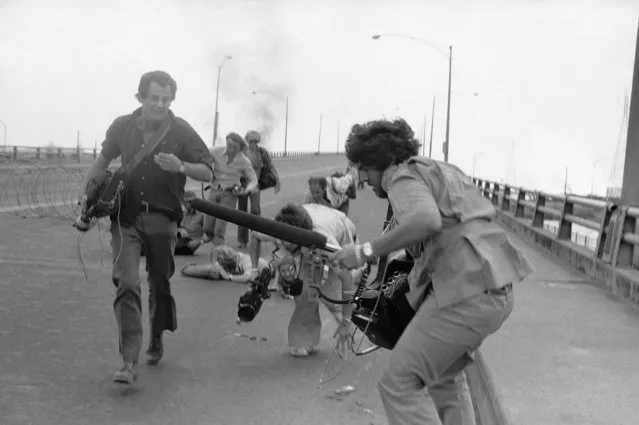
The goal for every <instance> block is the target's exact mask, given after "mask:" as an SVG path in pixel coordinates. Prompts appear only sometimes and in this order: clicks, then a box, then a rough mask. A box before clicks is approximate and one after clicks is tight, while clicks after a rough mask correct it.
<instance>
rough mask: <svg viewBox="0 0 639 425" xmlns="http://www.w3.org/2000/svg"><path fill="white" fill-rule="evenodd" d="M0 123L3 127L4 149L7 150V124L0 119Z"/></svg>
mask: <svg viewBox="0 0 639 425" xmlns="http://www.w3.org/2000/svg"><path fill="white" fill-rule="evenodd" d="M0 124H2V127H4V151H5V152H6V151H7V125H6V124H5V123H4V121H2V120H0Z"/></svg>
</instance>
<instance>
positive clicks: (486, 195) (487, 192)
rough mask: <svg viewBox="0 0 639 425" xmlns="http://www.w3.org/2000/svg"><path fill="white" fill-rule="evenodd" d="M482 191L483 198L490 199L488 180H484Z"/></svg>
mask: <svg viewBox="0 0 639 425" xmlns="http://www.w3.org/2000/svg"><path fill="white" fill-rule="evenodd" d="M483 193H484V198H488V199H490V182H489V181H485V182H484V189H483Z"/></svg>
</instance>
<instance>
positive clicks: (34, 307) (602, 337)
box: [0, 158, 639, 425]
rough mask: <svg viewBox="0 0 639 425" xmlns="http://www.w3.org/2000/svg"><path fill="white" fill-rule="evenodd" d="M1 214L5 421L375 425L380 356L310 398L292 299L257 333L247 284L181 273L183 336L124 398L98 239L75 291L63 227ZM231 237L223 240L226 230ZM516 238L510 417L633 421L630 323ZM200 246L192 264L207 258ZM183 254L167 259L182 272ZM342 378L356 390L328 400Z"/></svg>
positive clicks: (72, 249)
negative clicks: (246, 305) (527, 271)
mask: <svg viewBox="0 0 639 425" xmlns="http://www.w3.org/2000/svg"><path fill="white" fill-rule="evenodd" d="M310 159H311V160H312V158H310ZM300 161H308V159H300ZM324 167H326V165H324ZM338 167H339V166H338ZM311 168H313V167H312V166H311V164H310V163H306V164H305V166H303V167H302V166H300V167H299V168H298V167H295V169H291V170H290V171H287V173H283V174H285V176H284V182H283V187H284V192H282V193H281V194H280V195H278V196H273V195H272V193H270V194H267V195H266V196H265V201H264V207H263V214H264V215H265V216H267V217H273V215H274V214H275V212H276V210H277V206H278V205H280V204H281V203H284V202H290V201H296V200H299V198H300V196H301V193H302V190H303V189H304V186H305V182H306V180H307V178H308V176H309V175H310V174H311V173H313V174H315V173H318V172H319V168H317V167H316V168H315V169H314V170H310V169H311ZM340 168H341V167H340ZM309 170H310V171H309ZM351 211H352V212H351V216H352V217H353V218H354V219H355V221H356V224H357V225H358V229H359V231H360V233H361V236H362V238H365V239H366V238H370V237H372V236H373V235H375V234H377V233H378V231H379V228H380V224H381V221H382V219H383V217H384V214H385V206H384V203H383V202H382V201H380V200H377V199H375V198H374V196H373V195H372V194H371V193H370V191H368V190H365V191H362V192H359V194H358V198H357V200H356V201H354V202H353V204H352V209H351ZM1 217H2V219H1V220H0V232H1V234H2V235H3V237H2V242H1V245H0V270H1V274H0V276H1V277H0V290H1V291H0V293H1V294H2V296H1V297H0V341H2V342H1V343H0V418H1V420H0V423H2V424H3V425H5V424H6V425H14V424H34V425H40V424H43V425H44V424H47V425H48V424H65V425H75V424H82V425H90V424H105V423H113V424H116V423H117V424H136V425H141V424H153V425H156V424H182V425H190V424H194V425H196V424H197V425H199V424H228V425H234V424H253V423H260V424H300V423H305V424H308V425H315V424H366V425H369V424H383V423H386V421H385V418H384V415H383V411H382V408H381V405H380V401H379V397H378V395H377V391H376V386H375V383H376V380H377V378H378V377H379V374H380V371H381V368H382V367H383V366H384V365H385V362H386V361H387V359H388V353H387V352H379V353H377V354H374V355H371V356H369V357H364V358H362V359H357V361H355V362H354V363H352V364H351V365H349V367H347V369H346V370H345V372H344V373H343V375H342V376H340V378H339V379H338V380H337V381H336V382H335V383H334V385H333V386H330V387H327V388H325V389H322V390H321V391H320V390H317V387H316V383H317V379H318V377H319V371H320V369H321V366H322V364H323V362H324V361H325V360H326V357H327V351H328V349H329V347H330V346H331V343H330V335H331V334H332V330H333V326H332V325H330V324H329V325H327V326H326V329H325V330H324V331H323V335H324V341H323V343H322V346H321V352H320V353H319V354H318V355H317V356H314V357H312V358H308V359H291V358H289V357H288V356H287V354H286V325H287V323H288V318H289V317H290V313H291V311H292V304H291V302H290V301H287V300H283V299H280V298H279V297H274V298H272V299H271V300H269V301H267V302H266V303H265V305H264V306H263V308H262V311H261V312H260V315H259V316H258V318H257V319H256V321H255V322H254V323H251V324H250V325H244V326H242V327H239V326H237V325H236V324H235V315H236V308H235V306H236V303H237V298H238V297H239V295H240V294H241V293H242V292H243V290H244V288H243V287H242V286H240V285H237V284H230V283H223V282H207V281H200V280H195V279H185V278H182V277H181V276H175V277H174V279H173V291H174V294H175V296H176V299H177V307H178V317H179V319H178V320H179V330H178V331H177V332H176V333H175V334H169V335H168V336H167V338H166V356H165V359H164V360H163V361H162V363H160V365H159V366H158V367H156V368H152V367H147V366H144V365H143V366H141V376H140V380H139V381H138V383H137V384H136V385H135V386H134V387H133V388H132V389H123V388H122V387H118V386H116V385H114V384H113V383H112V382H111V374H112V372H113V371H114V369H115V368H116V367H117V366H118V362H117V341H116V338H115V321H114V319H113V315H112V307H111V305H112V304H111V303H112V297H113V287H112V284H111V283H110V278H109V267H108V264H109V258H110V254H109V251H110V250H109V248H108V241H109V237H108V234H107V233H106V232H105V231H104V229H102V233H101V234H98V232H97V231H95V230H93V231H92V232H91V233H89V234H87V235H86V237H85V238H84V240H83V241H82V251H83V259H84V262H85V264H86V266H87V273H88V275H89V282H85V280H84V277H83V275H82V273H81V271H80V268H79V265H78V261H77V254H76V238H77V234H76V233H75V232H74V231H72V229H71V227H70V223H68V222H66V221H63V220H60V219H47V218H37V219H36V218H20V217H17V216H14V215H3V216H1ZM228 235H229V240H230V241H234V239H235V238H234V235H235V228H234V226H229V229H228ZM100 240H102V246H101V243H100ZM516 243H517V244H518V245H519V246H521V248H522V249H523V250H524V251H525V253H526V255H527V256H528V257H529V258H530V259H531V260H532V261H533V263H534V265H535V267H536V273H535V274H534V276H532V277H531V278H530V279H528V280H527V281H526V282H524V283H523V284H521V285H519V286H518V287H517V288H516V308H515V310H514V313H513V315H512V316H511V319H510V320H509V321H508V322H507V324H506V325H505V326H504V328H503V329H502V330H501V331H500V332H499V333H498V334H496V335H494V336H493V337H491V338H490V339H489V340H487V341H486V343H485V347H484V348H483V350H484V352H485V357H486V358H487V361H488V362H489V364H490V365H491V367H492V368H493V369H494V372H495V375H496V377H497V379H498V385H499V386H500V387H501V390H502V392H503V400H504V403H505V405H506V406H507V408H508V410H509V412H510V415H511V417H512V423H513V424H521V425H542V424H548V425H550V424H552V425H556V424H580V425H584V424H602V425H603V424H606V425H612V424H629V423H634V422H635V420H636V418H637V417H639V405H638V404H637V403H636V395H637V390H636V382H637V379H636V376H637V373H636V372H635V369H636V366H635V364H636V354H637V353H638V352H639V326H638V324H639V313H638V312H637V311H636V310H635V309H633V308H630V307H628V306H626V305H624V304H623V303H620V302H619V301H616V300H615V299H613V298H612V297H610V296H608V295H607V294H606V292H605V291H603V290H601V289H599V288H597V287H596V286H594V285H592V284H590V283H587V282H584V281H583V280H582V278H581V277H580V276H577V275H574V274H572V273H569V272H567V271H566V270H565V269H564V268H562V267H561V266H560V265H558V264H555V263H554V262H553V260H552V259H551V258H549V257H547V256H544V255H542V254H539V253H537V252H536V251H535V250H534V249H533V248H531V247H529V246H527V245H525V244H523V243H521V242H520V241H516ZM207 251H208V248H207V249H205V250H204V251H202V252H200V253H198V255H197V256H196V257H195V258H194V260H196V261H204V260H205V259H206V257H207ZM100 257H103V258H104V260H103V265H101V261H100ZM189 260H193V259H192V258H178V267H179V266H181V265H182V264H184V263H185V262H186V261H189ZM144 292H146V291H144ZM143 305H144V306H146V301H145V302H144V303H143ZM145 310H146V308H145ZM324 316H325V319H326V321H327V322H328V319H327V317H326V315H324ZM246 336H248V337H246ZM250 337H255V340H251V338H250ZM347 384H354V385H355V386H356V387H357V390H356V391H355V392H354V393H352V394H350V395H348V396H345V397H335V396H334V395H333V390H334V389H335V388H338V387H339V386H342V385H347Z"/></svg>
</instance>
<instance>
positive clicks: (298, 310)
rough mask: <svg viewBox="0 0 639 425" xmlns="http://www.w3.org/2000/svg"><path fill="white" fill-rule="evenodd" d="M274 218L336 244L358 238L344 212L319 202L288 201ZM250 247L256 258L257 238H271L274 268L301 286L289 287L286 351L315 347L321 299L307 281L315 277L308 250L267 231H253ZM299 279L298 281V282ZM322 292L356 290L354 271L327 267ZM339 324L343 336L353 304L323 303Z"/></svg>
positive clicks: (337, 295) (338, 295)
mask: <svg viewBox="0 0 639 425" xmlns="http://www.w3.org/2000/svg"><path fill="white" fill-rule="evenodd" d="M275 221H278V222H281V223H285V224H288V225H291V226H296V227H299V228H302V229H305V230H313V231H315V232H318V233H321V234H322V235H324V236H326V238H327V240H328V243H329V244H331V245H335V246H337V247H340V246H344V245H348V244H353V243H355V242H356V241H357V236H356V232H355V225H354V224H353V222H352V221H351V220H350V219H349V218H348V217H346V215H345V214H344V213H342V212H341V211H338V210H336V209H333V208H330V207H327V206H324V205H319V204H306V205H297V204H288V205H286V206H285V207H283V208H282V209H281V210H280V211H279V212H278V213H277V215H276V217H275ZM253 239H254V240H253V241H252V242H251V247H250V249H251V251H252V253H253V258H259V255H260V249H261V244H260V242H264V241H270V242H273V243H274V244H275V245H276V246H277V247H278V250H277V251H278V252H277V253H276V255H278V257H279V259H278V260H277V262H276V263H274V264H276V269H277V271H278V272H279V274H280V275H281V277H282V280H283V281H286V282H287V285H297V287H298V289H300V288H299V287H300V286H301V292H298V291H291V292H290V294H291V295H293V299H294V302H295V309H294V310H293V315H292V316H291V319H290V321H289V325H288V345H289V352H290V354H291V355H292V356H295V357H305V356H308V355H311V354H313V353H315V352H316V351H317V346H318V345H319V342H320V336H321V330H322V321H321V318H320V312H319V308H320V301H319V300H320V299H319V297H318V294H317V291H316V290H315V289H313V288H310V287H309V284H320V282H315V281H314V278H313V276H314V266H313V264H312V263H311V261H310V258H309V255H308V250H307V249H305V248H302V247H301V246H299V245H296V244H293V243H289V242H286V241H281V240H276V239H274V238H271V237H269V236H266V235H262V234H259V233H253ZM300 283H301V285H299V284H300ZM321 286H322V292H324V293H325V294H326V295H327V296H329V297H331V298H334V299H344V298H348V297H351V296H352V295H353V293H354V291H355V288H354V284H353V274H352V273H351V272H350V271H348V270H344V269H333V268H330V269H329V272H328V274H327V276H326V279H325V280H324V281H323V282H321ZM324 304H325V305H326V307H327V308H328V310H329V311H330V312H331V315H332V316H333V318H334V319H335V321H336V322H337V324H338V332H337V336H339V337H342V336H343V334H344V332H345V331H346V330H347V328H348V326H347V325H348V319H349V318H350V316H351V312H352V306H351V305H350V304H349V305H335V304H331V303H328V302H325V303H324Z"/></svg>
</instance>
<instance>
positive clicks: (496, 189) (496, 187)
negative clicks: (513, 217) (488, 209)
mask: <svg viewBox="0 0 639 425" xmlns="http://www.w3.org/2000/svg"><path fill="white" fill-rule="evenodd" d="M500 190H501V187H500V186H499V183H493V196H492V199H491V201H492V203H493V205H495V206H496V205H499V191H500Z"/></svg>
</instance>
